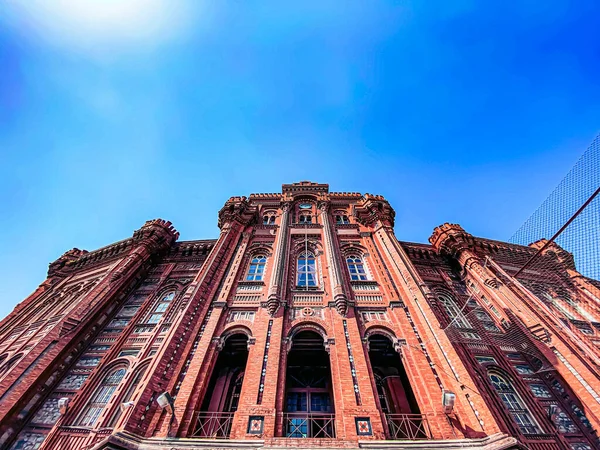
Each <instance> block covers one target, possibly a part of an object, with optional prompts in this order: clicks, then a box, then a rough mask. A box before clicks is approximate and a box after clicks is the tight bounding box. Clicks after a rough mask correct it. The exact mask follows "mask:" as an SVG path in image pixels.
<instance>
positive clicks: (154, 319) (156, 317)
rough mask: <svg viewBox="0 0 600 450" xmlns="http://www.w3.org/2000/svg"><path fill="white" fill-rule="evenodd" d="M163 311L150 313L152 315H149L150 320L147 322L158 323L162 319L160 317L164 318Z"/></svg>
mask: <svg viewBox="0 0 600 450" xmlns="http://www.w3.org/2000/svg"><path fill="white" fill-rule="evenodd" d="M162 316H163V315H162V313H160V314H150V317H148V320H147V321H146V323H150V324H154V323H158V322H159V321H160V319H161V318H162Z"/></svg>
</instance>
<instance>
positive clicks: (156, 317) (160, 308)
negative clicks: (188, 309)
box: [145, 292, 175, 324]
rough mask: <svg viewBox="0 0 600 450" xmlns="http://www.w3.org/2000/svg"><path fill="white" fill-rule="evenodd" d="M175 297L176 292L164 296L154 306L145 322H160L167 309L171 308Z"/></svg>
mask: <svg viewBox="0 0 600 450" xmlns="http://www.w3.org/2000/svg"><path fill="white" fill-rule="evenodd" d="M174 298H175V292H169V293H168V294H165V295H163V296H162V298H161V299H160V301H159V302H158V303H157V304H156V305H155V306H154V308H153V309H152V312H151V313H150V314H149V315H148V317H147V319H146V322H145V323H150V324H154V323H158V322H160V319H162V317H163V315H164V314H165V311H166V310H167V309H168V308H169V305H170V304H171V302H172V301H173V299H174Z"/></svg>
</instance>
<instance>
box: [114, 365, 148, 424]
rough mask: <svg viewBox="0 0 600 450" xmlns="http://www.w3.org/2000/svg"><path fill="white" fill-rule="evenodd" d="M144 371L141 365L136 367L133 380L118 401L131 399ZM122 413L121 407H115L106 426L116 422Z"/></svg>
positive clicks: (124, 401)
mask: <svg viewBox="0 0 600 450" xmlns="http://www.w3.org/2000/svg"><path fill="white" fill-rule="evenodd" d="M145 372H146V367H143V368H142V369H138V371H137V373H136V374H135V377H134V378H133V381H131V383H130V384H129V387H128V388H127V391H126V392H125V394H124V395H123V397H121V400H120V403H127V402H129V401H131V399H132V398H133V394H134V392H135V390H136V389H137V387H138V385H139V384H140V381H141V380H142V378H143V376H144V373H145ZM122 413H123V411H122V410H121V408H117V409H116V411H115V412H114V414H113V417H112V419H110V422H109V424H108V426H110V427H112V426H114V425H115V424H116V423H117V421H118V420H119V418H120V417H121V414H122Z"/></svg>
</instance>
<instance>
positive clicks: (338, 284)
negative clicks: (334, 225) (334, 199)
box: [320, 202, 348, 316]
mask: <svg viewBox="0 0 600 450" xmlns="http://www.w3.org/2000/svg"><path fill="white" fill-rule="evenodd" d="M320 209H321V217H322V218H323V235H324V239H325V256H326V258H327V265H328V266H329V279H330V281H331V291H332V295H333V300H334V302H335V307H336V309H337V311H338V313H340V315H342V316H345V315H346V313H347V312H348V298H347V297H346V294H345V293H344V288H343V286H342V273H341V268H340V261H339V259H338V258H337V257H336V254H335V246H334V239H335V238H334V236H333V231H332V229H331V224H330V223H329V214H328V209H329V205H328V204H327V203H325V202H324V203H321V205H320Z"/></svg>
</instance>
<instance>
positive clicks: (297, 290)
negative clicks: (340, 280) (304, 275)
mask: <svg viewBox="0 0 600 450" xmlns="http://www.w3.org/2000/svg"><path fill="white" fill-rule="evenodd" d="M292 292H293V293H302V292H311V293H313V294H325V291H323V289H321V288H319V287H317V286H309V287H308V289H307V288H306V286H295V287H293V288H292Z"/></svg>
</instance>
